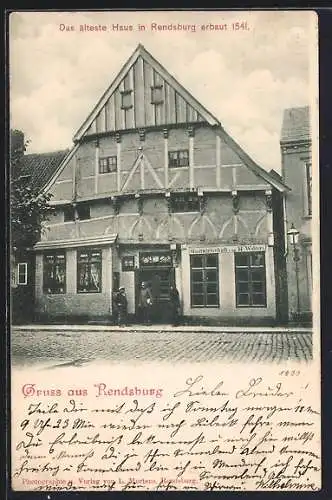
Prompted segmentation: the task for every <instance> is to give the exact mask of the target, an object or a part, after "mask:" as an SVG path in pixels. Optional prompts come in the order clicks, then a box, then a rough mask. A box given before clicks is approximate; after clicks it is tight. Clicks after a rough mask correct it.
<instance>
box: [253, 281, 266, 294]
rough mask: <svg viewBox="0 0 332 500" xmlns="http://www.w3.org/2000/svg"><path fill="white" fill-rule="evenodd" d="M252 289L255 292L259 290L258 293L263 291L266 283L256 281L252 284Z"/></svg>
mask: <svg viewBox="0 0 332 500" xmlns="http://www.w3.org/2000/svg"><path fill="white" fill-rule="evenodd" d="M252 291H253V292H254V293H255V292H258V293H263V291H264V284H263V283H262V282H259V281H257V282H254V283H253V284H252Z"/></svg>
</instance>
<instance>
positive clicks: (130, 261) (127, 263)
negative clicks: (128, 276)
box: [121, 255, 135, 271]
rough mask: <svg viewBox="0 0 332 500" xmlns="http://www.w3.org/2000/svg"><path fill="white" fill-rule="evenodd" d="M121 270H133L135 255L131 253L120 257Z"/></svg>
mask: <svg viewBox="0 0 332 500" xmlns="http://www.w3.org/2000/svg"><path fill="white" fill-rule="evenodd" d="M121 267H122V271H134V269H135V257H134V256H133V255H127V256H126V257H122V259H121Z"/></svg>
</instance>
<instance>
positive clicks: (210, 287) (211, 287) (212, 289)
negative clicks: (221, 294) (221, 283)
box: [206, 283, 218, 294]
mask: <svg viewBox="0 0 332 500" xmlns="http://www.w3.org/2000/svg"><path fill="white" fill-rule="evenodd" d="M217 290H218V283H208V284H207V285H206V292H207V293H215V294H216V293H217Z"/></svg>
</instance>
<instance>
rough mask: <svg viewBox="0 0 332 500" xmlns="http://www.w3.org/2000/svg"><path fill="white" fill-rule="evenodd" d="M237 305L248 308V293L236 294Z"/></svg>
mask: <svg viewBox="0 0 332 500" xmlns="http://www.w3.org/2000/svg"><path fill="white" fill-rule="evenodd" d="M238 305H239V306H248V305H249V294H248V293H239V294H238Z"/></svg>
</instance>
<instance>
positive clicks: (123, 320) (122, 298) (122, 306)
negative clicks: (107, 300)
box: [116, 286, 128, 326]
mask: <svg viewBox="0 0 332 500" xmlns="http://www.w3.org/2000/svg"><path fill="white" fill-rule="evenodd" d="M116 305H117V310H118V325H119V326H123V325H126V324H127V308H128V301H127V296H126V290H125V287H124V286H120V288H119V291H118V294H117V304H116Z"/></svg>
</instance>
